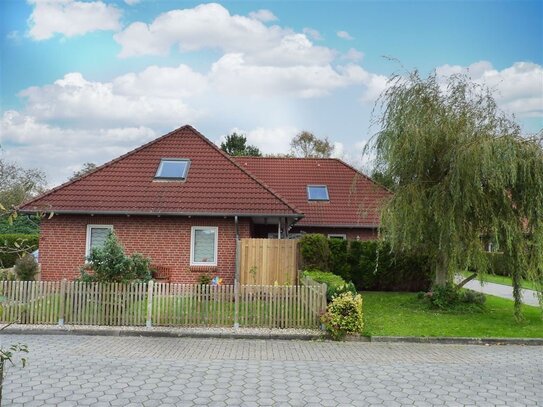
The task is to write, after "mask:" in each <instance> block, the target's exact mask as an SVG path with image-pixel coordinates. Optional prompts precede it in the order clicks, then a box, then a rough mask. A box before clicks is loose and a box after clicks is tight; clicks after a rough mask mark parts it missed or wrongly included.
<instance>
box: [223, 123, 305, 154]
mask: <svg viewBox="0 0 543 407" xmlns="http://www.w3.org/2000/svg"><path fill="white" fill-rule="evenodd" d="M233 132H236V133H238V134H244V135H245V136H246V137H247V143H248V144H250V145H254V146H256V147H258V148H259V149H260V151H262V152H263V153H264V154H286V153H288V152H289V150H290V141H291V140H292V138H293V137H294V136H295V135H296V134H298V133H299V130H298V129H297V128H296V127H294V126H282V127H273V128H265V127H256V128H254V129H252V130H248V131H247V130H243V129H239V128H236V127H235V128H233V129H231V130H230V131H229V132H228V134H232V133H233ZM225 139H226V135H224V136H222V137H221V138H220V140H219V144H220V143H221V142H223V141H224V140H225Z"/></svg>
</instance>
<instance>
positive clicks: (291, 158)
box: [232, 155, 337, 160]
mask: <svg viewBox="0 0 543 407" xmlns="http://www.w3.org/2000/svg"><path fill="white" fill-rule="evenodd" d="M232 158H234V159H238V158H240V159H242V158H254V159H258V160H268V159H269V160H336V159H337V158H333V157H266V156H256V155H236V156H233V157H232Z"/></svg>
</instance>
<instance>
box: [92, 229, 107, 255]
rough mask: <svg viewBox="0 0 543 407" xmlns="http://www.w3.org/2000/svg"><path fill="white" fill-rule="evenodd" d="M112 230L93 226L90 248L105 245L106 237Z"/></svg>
mask: <svg viewBox="0 0 543 407" xmlns="http://www.w3.org/2000/svg"><path fill="white" fill-rule="evenodd" d="M109 232H111V229H109V228H91V236H90V248H91V250H92V249H96V248H100V247H103V246H104V243H105V242H106V239H107V237H108V235H109Z"/></svg>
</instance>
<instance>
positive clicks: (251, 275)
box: [239, 239, 298, 285]
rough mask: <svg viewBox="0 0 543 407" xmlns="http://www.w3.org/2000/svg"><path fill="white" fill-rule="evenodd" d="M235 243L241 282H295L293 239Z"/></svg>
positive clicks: (296, 259) (248, 283)
mask: <svg viewBox="0 0 543 407" xmlns="http://www.w3.org/2000/svg"><path fill="white" fill-rule="evenodd" d="M239 245H240V283H241V284H242V285H243V284H247V285H274V284H279V285H283V284H290V285H294V284H296V274H297V272H298V241H297V240H289V239H241V240H240V243H239Z"/></svg>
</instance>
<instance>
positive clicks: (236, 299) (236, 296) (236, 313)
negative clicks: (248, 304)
mask: <svg viewBox="0 0 543 407" xmlns="http://www.w3.org/2000/svg"><path fill="white" fill-rule="evenodd" d="M238 328H239V281H237V280H235V281H234V329H238Z"/></svg>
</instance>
